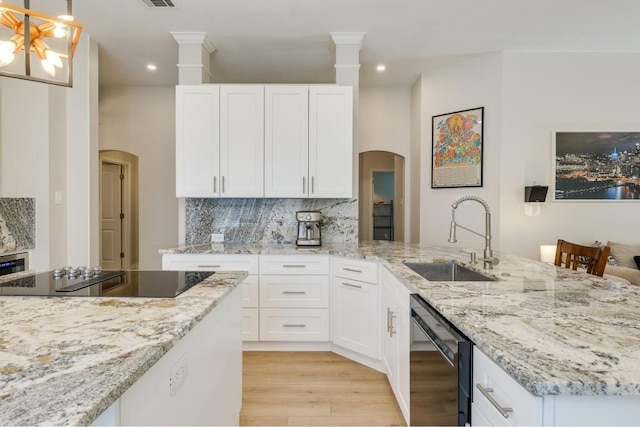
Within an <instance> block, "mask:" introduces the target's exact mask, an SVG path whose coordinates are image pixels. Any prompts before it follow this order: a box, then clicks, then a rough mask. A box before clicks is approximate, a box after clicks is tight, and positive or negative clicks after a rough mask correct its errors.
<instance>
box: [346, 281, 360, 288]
mask: <svg viewBox="0 0 640 427" xmlns="http://www.w3.org/2000/svg"><path fill="white" fill-rule="evenodd" d="M342 284H343V285H345V286H349V287H350V288H357V289H362V286H360V285H352V284H351V283H347V282H342Z"/></svg>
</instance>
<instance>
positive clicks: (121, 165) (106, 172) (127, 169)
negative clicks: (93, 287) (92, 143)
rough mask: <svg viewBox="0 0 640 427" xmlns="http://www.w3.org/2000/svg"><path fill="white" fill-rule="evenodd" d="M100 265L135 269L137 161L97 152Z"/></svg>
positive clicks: (110, 152)
mask: <svg viewBox="0 0 640 427" xmlns="http://www.w3.org/2000/svg"><path fill="white" fill-rule="evenodd" d="M99 176H100V210H99V212H100V218H99V221H100V244H99V246H100V265H101V266H102V268H104V269H105V270H136V269H137V268H138V262H139V261H138V246H139V243H138V157H137V156H135V155H133V154H131V153H127V152H124V151H116V150H103V151H100V175H99Z"/></svg>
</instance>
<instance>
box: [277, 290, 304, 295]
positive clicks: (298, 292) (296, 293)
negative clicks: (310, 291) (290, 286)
mask: <svg viewBox="0 0 640 427" xmlns="http://www.w3.org/2000/svg"><path fill="white" fill-rule="evenodd" d="M282 293H283V294H285V295H291V294H295V295H304V294H306V293H307V292H306V291H282Z"/></svg>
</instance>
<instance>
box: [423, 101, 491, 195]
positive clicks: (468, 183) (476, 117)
mask: <svg viewBox="0 0 640 427" xmlns="http://www.w3.org/2000/svg"><path fill="white" fill-rule="evenodd" d="M483 148H484V107H477V108H471V109H468V110H460V111H454V112H452V113H446V114H440V115H437V116H433V118H432V139H431V188H458V187H482V185H483V183H482V177H483V163H484V158H483Z"/></svg>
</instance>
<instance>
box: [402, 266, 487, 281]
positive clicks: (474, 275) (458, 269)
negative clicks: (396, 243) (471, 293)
mask: <svg viewBox="0 0 640 427" xmlns="http://www.w3.org/2000/svg"><path fill="white" fill-rule="evenodd" d="M404 265H406V266H407V267H409V268H410V269H412V270H413V271H415V272H416V273H418V274H419V275H421V276H422V277H424V278H425V279H427V280H431V281H434V282H494V281H495V280H496V279H494V278H492V277H489V276H485V275H484V274H481V273H478V272H477V271H474V270H471V269H469V268H466V267H463V266H461V265H459V264H456V263H455V262H404Z"/></svg>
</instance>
